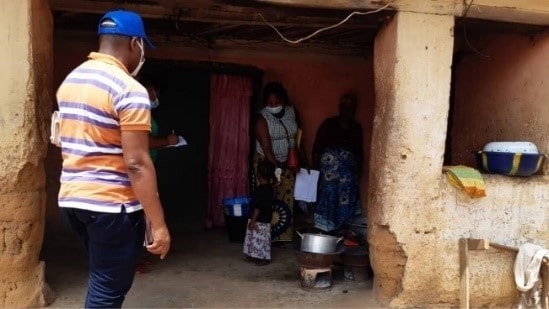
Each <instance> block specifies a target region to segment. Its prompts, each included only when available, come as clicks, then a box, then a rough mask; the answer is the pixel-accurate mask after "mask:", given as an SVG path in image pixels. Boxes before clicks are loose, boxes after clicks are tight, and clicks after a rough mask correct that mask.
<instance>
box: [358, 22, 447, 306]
mask: <svg viewBox="0 0 549 309" xmlns="http://www.w3.org/2000/svg"><path fill="white" fill-rule="evenodd" d="M453 27H454V17H453V16H446V15H430V14H420V13H409V12H399V13H397V14H396V15H395V16H394V18H393V19H392V20H391V21H390V22H389V23H388V24H387V25H386V26H385V27H384V28H383V29H381V31H380V32H379V34H378V35H377V37H376V41H375V47H374V73H375V88H376V108H375V114H374V115H375V116H374V124H373V134H372V145H371V159H370V188H369V194H368V200H369V201H368V220H369V222H368V224H369V227H368V241H369V244H370V258H371V262H372V268H373V269H374V272H375V282H374V288H375V289H377V290H378V295H379V296H380V298H381V300H382V301H385V302H387V303H388V304H389V305H390V306H392V307H412V306H416V307H417V306H420V307H421V306H423V305H429V304H442V303H448V302H450V303H451V302H453V300H454V298H455V297H457V294H456V291H445V290H443V289H440V287H437V282H440V280H444V279H441V278H442V277H441V276H440V274H439V273H438V272H437V265H439V264H438V263H442V262H441V261H440V259H438V257H439V256H440V255H442V254H444V253H443V252H438V251H439V250H437V243H438V239H439V238H440V237H442V235H441V233H440V230H439V229H438V228H437V227H438V226H439V225H440V223H439V222H440V221H441V220H442V221H444V220H445V219H444V218H443V217H442V215H441V212H440V211H437V208H440V202H439V201H437V200H438V198H439V194H440V193H439V192H440V190H439V186H440V181H441V173H442V164H443V156H444V146H445V140H446V125H447V119H448V110H449V95H450V79H451V64H452V53H453V43H454V38H453ZM456 248H457V247H456ZM456 250H457V249H456ZM456 263H457V261H456Z"/></svg>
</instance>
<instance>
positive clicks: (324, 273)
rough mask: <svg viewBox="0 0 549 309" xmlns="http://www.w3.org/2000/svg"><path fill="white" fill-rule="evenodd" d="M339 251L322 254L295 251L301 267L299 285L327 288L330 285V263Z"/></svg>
mask: <svg viewBox="0 0 549 309" xmlns="http://www.w3.org/2000/svg"><path fill="white" fill-rule="evenodd" d="M339 254H340V253H339V252H338V253H331V254H322V253H311V252H304V251H296V256H297V261H298V262H299V265H300V268H301V287H302V288H304V289H327V288H330V287H331V286H332V264H333V261H334V257H335V256H337V255H339Z"/></svg>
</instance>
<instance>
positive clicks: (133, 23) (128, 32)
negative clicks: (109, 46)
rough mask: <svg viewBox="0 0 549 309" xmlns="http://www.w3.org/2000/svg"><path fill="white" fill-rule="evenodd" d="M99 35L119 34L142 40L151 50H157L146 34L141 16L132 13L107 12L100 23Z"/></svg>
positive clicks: (123, 11)
mask: <svg viewBox="0 0 549 309" xmlns="http://www.w3.org/2000/svg"><path fill="white" fill-rule="evenodd" d="M97 33H98V34H99V35H102V34H117V35H123V36H129V37H138V38H142V39H143V40H145V42H147V45H149V46H150V47H151V48H155V47H154V45H153V44H152V43H151V41H150V40H149V38H147V35H146V34H145V26H144V25H143V19H141V16H139V14H137V13H135V12H132V11H126V10H116V11H110V12H107V13H106V14H105V15H103V17H101V20H100V21H99V26H98V27H97Z"/></svg>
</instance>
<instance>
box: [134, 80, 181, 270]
mask: <svg viewBox="0 0 549 309" xmlns="http://www.w3.org/2000/svg"><path fill="white" fill-rule="evenodd" d="M139 81H140V82H141V84H142V85H143V86H145V89H147V93H148V94H149V101H150V103H151V133H150V134H149V153H150V155H151V159H152V161H153V164H155V166H156V164H157V162H158V150H159V149H161V148H162V147H166V146H169V145H175V144H177V142H178V137H177V135H175V134H173V132H172V134H169V135H168V136H160V134H159V128H158V122H157V121H156V120H155V118H154V115H153V114H152V112H153V111H154V110H155V109H157V108H158V107H159V106H160V99H159V97H158V93H159V91H158V87H157V86H156V85H155V84H153V83H152V82H151V81H150V80H147V79H144V78H143V79H139ZM156 171H157V176H158V169H156ZM144 251H145V250H144ZM152 257H153V255H152V254H150V253H149V254H147V252H144V253H143V254H142V255H141V257H140V259H139V261H138V262H137V266H136V270H137V272H138V273H141V274H144V273H148V272H149V271H150V270H151V267H152V264H153V261H152Z"/></svg>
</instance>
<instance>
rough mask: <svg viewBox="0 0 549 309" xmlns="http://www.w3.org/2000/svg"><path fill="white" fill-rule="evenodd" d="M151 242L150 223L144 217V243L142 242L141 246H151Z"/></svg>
mask: <svg viewBox="0 0 549 309" xmlns="http://www.w3.org/2000/svg"><path fill="white" fill-rule="evenodd" d="M153 241H154V239H153V235H152V229H151V222H150V221H149V220H147V218H146V217H145V241H144V242H143V246H144V247H146V246H148V245H152V243H153Z"/></svg>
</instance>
